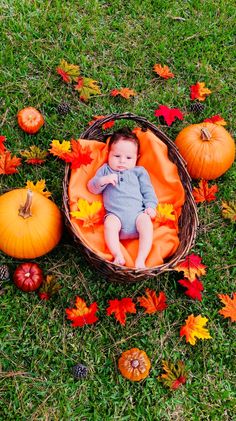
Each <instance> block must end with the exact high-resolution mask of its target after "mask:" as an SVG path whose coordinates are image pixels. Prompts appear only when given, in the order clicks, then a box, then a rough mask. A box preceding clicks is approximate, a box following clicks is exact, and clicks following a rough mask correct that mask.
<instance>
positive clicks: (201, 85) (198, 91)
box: [190, 82, 211, 101]
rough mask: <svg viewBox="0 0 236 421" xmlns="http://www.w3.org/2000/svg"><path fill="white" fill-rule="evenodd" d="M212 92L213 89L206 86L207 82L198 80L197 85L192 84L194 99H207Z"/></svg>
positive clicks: (191, 90) (191, 94)
mask: <svg viewBox="0 0 236 421" xmlns="http://www.w3.org/2000/svg"><path fill="white" fill-rule="evenodd" d="M210 94H211V91H210V89H208V88H206V87H205V82H197V83H196V84H195V85H192V86H190V98H191V99H192V100H194V99H198V101H205V99H206V96H207V95H210Z"/></svg>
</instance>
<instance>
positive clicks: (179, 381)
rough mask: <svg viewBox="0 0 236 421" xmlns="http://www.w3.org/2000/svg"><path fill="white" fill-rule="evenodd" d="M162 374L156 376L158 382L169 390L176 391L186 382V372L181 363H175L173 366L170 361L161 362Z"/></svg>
mask: <svg viewBox="0 0 236 421" xmlns="http://www.w3.org/2000/svg"><path fill="white" fill-rule="evenodd" d="M162 369H163V370H164V371H165V373H164V374H161V375H160V376H158V380H159V381H160V382H162V383H163V384H164V386H166V387H168V388H169V389H171V390H176V389H178V388H179V387H180V386H182V385H183V384H185V383H186V381H187V371H186V368H185V364H184V363H183V361H177V362H176V363H175V364H173V363H171V362H170V361H165V360H163V361H162Z"/></svg>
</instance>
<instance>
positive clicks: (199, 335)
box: [180, 314, 211, 345]
mask: <svg viewBox="0 0 236 421" xmlns="http://www.w3.org/2000/svg"><path fill="white" fill-rule="evenodd" d="M185 322H186V324H185V325H184V326H182V327H181V329H180V336H185V338H186V342H189V343H190V344H191V345H195V343H196V339H210V338H211V336H210V333H209V331H208V329H206V328H205V327H204V326H205V324H206V323H207V322H208V319H207V318H206V317H202V316H201V315H199V316H196V317H194V315H193V314H191V315H190V316H188V318H187V319H186V320H185Z"/></svg>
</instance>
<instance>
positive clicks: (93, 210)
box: [70, 198, 104, 228]
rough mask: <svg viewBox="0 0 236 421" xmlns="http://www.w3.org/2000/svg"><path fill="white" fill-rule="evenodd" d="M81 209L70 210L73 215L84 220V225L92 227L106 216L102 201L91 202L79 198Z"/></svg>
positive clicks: (78, 204)
mask: <svg viewBox="0 0 236 421" xmlns="http://www.w3.org/2000/svg"><path fill="white" fill-rule="evenodd" d="M77 207H78V209H79V210H77V211H72V212H70V214H71V216H73V217H74V218H76V219H80V220H81V221H83V227H85V228H87V227H92V226H93V225H94V224H97V223H99V222H101V220H102V218H103V216H104V208H103V205H102V202H100V201H99V200H97V201H96V200H95V201H94V202H92V203H91V204H90V203H89V202H88V201H87V200H85V199H81V198H80V199H79V200H78V202H77Z"/></svg>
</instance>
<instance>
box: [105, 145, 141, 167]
mask: <svg viewBox="0 0 236 421" xmlns="http://www.w3.org/2000/svg"><path fill="white" fill-rule="evenodd" d="M137 158H138V156H137V145H135V143H134V142H129V141H128V140H119V141H118V142H116V143H113V144H112V145H111V149H110V151H109V155H108V164H109V166H110V167H111V169H112V170H114V171H125V170H130V169H131V168H134V167H135V165H136V162H137Z"/></svg>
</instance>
